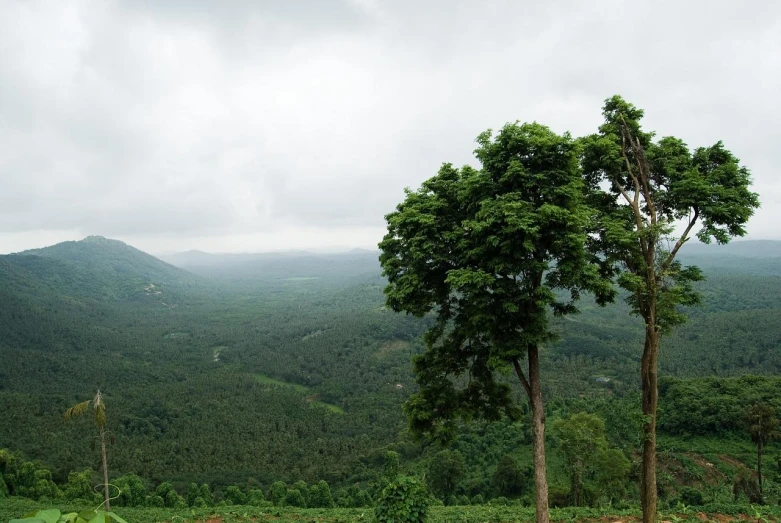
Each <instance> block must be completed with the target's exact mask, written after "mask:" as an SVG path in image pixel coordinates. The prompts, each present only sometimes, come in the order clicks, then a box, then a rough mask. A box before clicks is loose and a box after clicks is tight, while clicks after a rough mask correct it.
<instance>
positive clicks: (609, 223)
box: [583, 96, 759, 523]
mask: <svg viewBox="0 0 781 523" xmlns="http://www.w3.org/2000/svg"><path fill="white" fill-rule="evenodd" d="M603 115H604V118H605V122H604V124H603V125H602V126H600V128H599V133H598V134H595V135H592V136H589V137H586V138H585V139H584V140H583V146H584V148H583V168H584V174H585V176H586V180H587V182H588V184H589V186H590V187H591V188H592V190H593V192H592V195H591V200H590V201H591V203H592V204H593V205H594V206H597V207H599V208H600V209H601V211H602V213H601V217H602V223H601V230H600V234H599V235H598V237H597V236H595V240H596V241H595V242H593V245H594V246H595V247H598V248H599V249H600V251H601V255H602V256H603V258H602V259H603V261H604V262H605V271H608V272H609V270H610V269H611V268H617V269H619V270H620V275H619V278H618V283H619V284H620V285H621V287H623V288H624V289H626V290H627V291H628V292H629V297H628V302H629V304H630V306H631V307H632V312H633V313H634V314H637V315H639V316H641V317H642V318H643V321H644V322H645V342H644V347H643V355H642V359H641V365H640V367H641V370H640V372H641V387H642V410H643V414H644V416H645V422H644V424H643V432H644V442H643V459H642V474H641V481H640V483H641V484H640V493H641V503H642V508H643V522H644V523H652V522H653V521H654V519H655V517H656V506H657V491H656V409H657V403H658V391H657V374H658V370H657V360H658V355H659V343H660V339H661V336H662V334H664V333H666V332H668V331H669V329H670V328H672V327H673V326H675V325H677V324H680V323H682V322H683V321H685V319H686V316H685V314H683V313H682V312H681V311H680V310H679V306H681V305H695V304H697V303H698V295H697V294H696V293H695V292H694V290H693V287H692V284H693V283H694V282H696V281H699V280H701V279H702V274H701V272H700V270H699V269H697V268H696V267H683V266H682V265H681V263H680V262H679V261H677V260H676V255H677V254H678V251H679V250H680V248H681V247H682V246H683V245H684V244H685V243H686V242H687V241H688V240H689V239H690V237H691V235H692V233H693V231H694V227H695V226H697V225H699V226H701V227H700V229H699V231H698V232H697V233H696V236H697V238H699V239H700V241H703V242H705V243H709V242H710V241H712V240H716V242H717V243H727V242H728V241H729V240H730V238H732V237H735V236H743V235H744V234H745V232H746V231H745V228H744V226H745V224H746V222H747V221H748V219H749V217H751V215H752V214H753V212H754V209H756V208H757V207H758V206H759V200H758V197H757V195H756V194H754V193H752V192H751V191H750V190H749V185H750V182H751V180H750V176H749V172H748V170H747V169H746V168H745V167H742V166H741V165H740V162H739V160H738V159H737V158H736V157H735V156H733V155H732V153H730V152H729V151H728V150H727V149H725V148H724V146H723V144H722V143H721V142H717V143H716V144H715V145H713V146H710V147H700V148H698V149H695V150H694V151H690V150H689V148H688V146H687V145H686V144H685V143H684V142H683V141H681V140H680V139H678V138H673V137H666V138H662V139H660V140H659V141H654V140H653V138H654V135H653V133H649V132H644V131H643V130H642V128H641V125H640V120H641V119H642V117H643V111H642V110H641V109H638V108H636V107H635V106H633V105H632V104H630V103H628V102H626V101H624V100H623V99H622V98H621V97H620V96H614V97H612V98H610V99H608V100H607V101H606V102H605V105H604V108H603ZM606 185H607V186H609V188H605V186H606ZM681 222H682V223H681ZM679 224H680V225H681V229H680V232H679V229H677V228H676V226H677V225H679Z"/></svg>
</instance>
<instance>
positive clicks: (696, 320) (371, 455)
mask: <svg viewBox="0 0 781 523" xmlns="http://www.w3.org/2000/svg"><path fill="white" fill-rule="evenodd" d="M741 243H744V244H745V245H743V246H739V247H741V248H740V249H737V248H735V247H729V249H731V250H730V251H729V252H727V251H726V250H719V249H720V248H719V247H710V246H708V247H700V246H692V247H694V248H693V249H691V252H690V253H688V254H687V255H685V256H684V262H685V263H696V264H699V265H700V266H702V267H703V269H704V270H705V273H706V276H707V278H708V279H707V280H706V281H705V282H703V283H702V284H701V285H700V290H701V292H702V294H703V297H704V303H703V306H702V307H700V308H695V309H692V310H691V311H689V312H690V316H691V320H690V322H689V323H688V324H686V325H684V326H683V327H681V328H679V329H677V330H676V331H675V332H674V334H673V335H672V336H670V337H669V338H666V339H664V340H663V344H662V359H661V362H660V363H661V371H662V374H663V375H665V376H668V377H670V376H673V377H678V378H684V379H689V378H692V377H697V376H711V375H718V376H737V375H741V374H746V373H751V374H776V373H778V372H779V371H781V351H779V350H778V348H779V344H781V305H779V303H778V301H777V296H778V295H779V293H780V292H781V274H779V272H780V271H779V266H781V264H777V263H776V258H775V253H777V252H778V251H779V249H778V246H779V245H781V243H778V242H775V243H771V244H762V245H761V246H754V245H752V244H751V243H750V242H741ZM736 245H737V244H736ZM687 248H688V246H687ZM714 249H715V250H714ZM169 260H171V261H176V263H179V264H181V265H182V266H184V267H187V268H188V270H192V271H194V272H197V273H198V275H195V274H193V273H191V272H189V271H188V270H183V269H182V268H177V267H174V266H172V265H169V264H168V263H165V262H163V261H161V260H158V259H156V258H154V257H152V256H150V255H148V254H145V253H143V252H141V251H138V250H136V249H134V248H132V247H130V246H127V245H125V244H123V243H121V242H117V241H113V240H106V239H104V238H96V237H91V238H87V239H85V240H82V241H80V242H66V243H63V244H58V245H55V246H52V247H47V248H44V249H37V250H34V251H27V252H24V253H20V254H15V255H8V256H0V303H2V306H0V361H3V365H1V366H0V409H1V410H2V412H3V413H4V420H3V423H0V448H3V447H7V448H13V449H17V450H20V451H23V452H24V453H25V455H26V456H28V457H29V458H32V459H39V460H42V461H44V462H46V463H47V464H49V465H50V466H51V467H52V468H53V470H54V473H55V478H56V479H58V480H61V481H64V480H65V479H66V477H67V474H68V473H69V472H70V471H73V470H78V469H81V468H84V467H92V468H93V469H95V470H96V469H97V461H96V460H97V456H96V455H94V454H93V453H91V452H90V451H89V450H88V447H89V437H85V431H87V427H88V426H89V424H88V423H87V422H86V421H85V422H84V423H83V424H80V423H68V424H66V423H65V422H64V421H63V420H62V418H61V413H62V411H64V410H65V409H66V408H67V407H69V406H71V405H73V404H74V403H76V402H78V401H82V400H84V399H86V398H89V397H91V395H92V394H93V393H94V390H95V389H96V388H100V389H101V390H102V391H103V392H104V393H105V396H106V398H107V401H108V405H109V424H110V426H111V430H112V432H113V434H114V435H115V436H116V439H117V444H116V445H115V446H114V447H113V448H112V449H111V451H110V454H111V458H110V461H111V469H112V475H115V476H118V475H122V474H126V473H136V474H139V475H141V476H142V477H144V478H146V479H147V480H149V481H152V482H155V483H157V482H160V481H164V480H172V481H174V482H175V483H176V484H177V485H178V486H181V485H183V484H185V483H187V482H189V481H198V482H209V483H212V484H214V485H220V484H223V485H224V484H231V483H237V482H244V481H247V479H248V478H253V481H258V482H260V483H261V484H263V485H266V486H268V484H270V483H271V482H273V481H275V480H283V481H289V482H292V481H296V480H299V479H303V480H306V481H310V482H311V481H314V480H317V479H321V478H322V479H327V480H328V481H329V482H330V483H331V484H332V485H341V486H344V487H345V488H347V486H349V485H355V484H360V485H366V484H368V483H370V482H371V481H374V480H376V479H377V478H378V477H379V475H380V474H381V470H382V456H383V453H384V452H385V451H386V450H388V449H395V450H397V451H399V452H400V454H401V455H402V459H403V460H404V463H405V466H408V467H412V468H413V469H414V468H415V467H418V468H420V467H423V466H424V464H425V462H426V460H427V459H428V457H429V456H430V455H431V453H432V452H434V450H433V449H429V448H426V447H424V446H421V445H418V444H413V443H411V442H410V440H409V437H408V436H407V435H406V433H405V420H404V418H403V415H402V413H401V404H402V403H403V401H404V400H405V398H406V397H407V396H408V395H409V393H410V392H411V391H412V390H414V388H415V384H414V380H413V377H412V374H411V365H410V358H411V357H412V355H414V354H416V353H418V352H420V351H421V350H423V343H422V340H421V334H422V332H423V330H424V329H425V327H426V320H417V319H415V318H412V317H408V316H403V315H397V314H393V313H391V312H389V311H387V310H386V309H385V308H384V306H383V304H384V296H383V293H382V289H383V286H384V281H383V279H382V278H381V277H380V274H379V268H378V264H377V260H376V253H371V252H364V251H360V252H351V253H344V254H330V255H325V254H311V253H283V254H274V255H207V254H204V253H199V254H197V255H193V254H192V253H190V255H188V256H180V257H178V258H176V259H171V258H169ZM641 327H642V326H641V324H640V320H639V319H638V318H632V317H630V316H629V315H628V311H627V307H626V306H625V305H624V304H623V303H622V302H619V303H616V304H615V305H611V306H609V307H606V308H600V307H597V306H596V305H594V304H593V303H591V302H589V301H588V300H587V299H586V300H584V302H583V306H582V313H581V314H580V315H577V316H574V317H570V318H569V319H564V320H557V323H556V328H557V330H558V331H559V334H560V336H561V339H560V341H559V342H558V343H556V344H554V345H552V346H550V347H547V348H546V350H545V353H544V368H543V372H544V383H545V394H546V397H547V400H548V402H549V405H550V406H551V407H550V408H551V409H552V410H551V415H552V416H555V415H557V414H556V413H557V412H564V411H566V410H567V409H572V408H577V405H578V404H579V403H578V402H585V403H583V405H585V407H584V408H586V407H588V408H596V406H598V405H606V406H605V407H604V408H603V410H602V411H600V412H603V413H605V415H606V416H607V415H613V414H614V413H615V412H619V411H621V410H620V409H618V408H617V407H616V406H615V405H618V404H617V403H616V404H614V403H611V402H622V401H629V402H630V403H631V401H634V400H633V399H632V398H633V393H634V391H636V390H637V388H638V375H639V374H638V359H639V354H640V351H641V349H642V331H641ZM671 390H678V389H671ZM518 392H519V393H520V391H518ZM663 401H664V399H663ZM600 402H603V403H600ZM604 402H607V403H604ZM662 406H664V405H662ZM622 408H624V409H626V408H628V407H622ZM561 409H564V410H561ZM616 431H617V432H619V429H618V428H617V429H616ZM621 433H622V434H623V432H621ZM676 437H678V436H676ZM524 438H525V436H524V435H523V433H522V432H519V431H518V428H517V426H511V425H502V426H500V427H497V428H496V429H495V430H493V429H492V430H486V429H484V428H479V427H478V428H476V429H474V431H473V430H472V429H469V430H467V431H465V433H464V435H463V437H462V438H461V443H460V444H459V445H460V446H457V448H463V449H470V450H469V452H470V453H472V454H475V455H474V456H472V457H470V458H469V460H468V463H471V464H473V465H470V466H473V472H472V475H473V476H474V477H473V478H472V479H471V480H470V481H474V482H475V485H474V488H473V489H472V493H471V494H470V495H475V493H477V492H484V491H485V492H488V491H489V490H490V474H491V473H492V472H491V471H492V470H493V468H492V467H495V466H496V462H498V460H499V459H500V458H501V457H502V455H503V453H505V452H515V455H516V456H517V457H518V458H519V459H524V456H526V455H527V454H528V452H527V451H528V448H527V446H526V439H524ZM676 441H677V440H676ZM519 445H520V447H519ZM626 445H628V446H627V448H630V447H631V446H630V445H629V443H626ZM671 445H672V447H671V448H678V447H676V445H678V443H676V442H675V441H674V442H673V443H671ZM741 445H743V444H741ZM744 447H745V448H744ZM746 448H748V451H747V450H746ZM474 449H478V450H474ZM513 449H515V450H513ZM740 449H741V452H742V453H745V454H746V455H750V453H749V451H750V443H749V444H748V447H746V445H743V446H740ZM465 452H466V450H465ZM552 452H553V453H554V457H553V458H552V461H551V463H552V464H553V465H552V466H553V467H554V474H556V475H562V476H561V477H564V478H566V475H565V473H564V472H563V468H562V467H563V466H562V465H561V462H560V461H561V460H560V459H559V458H556V457H555V452H556V451H555V447H554V450H552ZM556 467H558V468H556ZM556 471H558V472H556ZM556 477H558V476H556ZM481 489H483V490H481Z"/></svg>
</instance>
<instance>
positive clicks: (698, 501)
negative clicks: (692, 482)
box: [678, 487, 705, 506]
mask: <svg viewBox="0 0 781 523" xmlns="http://www.w3.org/2000/svg"><path fill="white" fill-rule="evenodd" d="M678 500H679V501H680V502H681V503H683V504H684V505H697V506H699V505H702V504H704V503H705V497H704V496H703V495H702V492H700V491H699V490H697V489H696V488H693V487H683V488H681V492H680V493H679V494H678Z"/></svg>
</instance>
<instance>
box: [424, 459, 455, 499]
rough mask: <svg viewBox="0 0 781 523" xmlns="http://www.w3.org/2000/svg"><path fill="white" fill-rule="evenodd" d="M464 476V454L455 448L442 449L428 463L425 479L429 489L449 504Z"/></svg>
mask: <svg viewBox="0 0 781 523" xmlns="http://www.w3.org/2000/svg"><path fill="white" fill-rule="evenodd" d="M463 477H464V456H463V455H461V453H460V452H458V451H457V450H442V451H440V452H438V453H437V454H436V455H435V456H434V457H433V458H432V459H431V461H429V464H428V471H427V474H426V480H427V481H428V484H429V486H430V487H431V491H432V492H433V493H434V494H436V495H437V496H438V497H439V498H440V499H441V500H442V501H444V502H445V503H447V504H449V503H450V500H451V498H452V497H453V496H454V495H455V493H456V489H457V488H458V484H459V483H460V482H461V480H462V479H463Z"/></svg>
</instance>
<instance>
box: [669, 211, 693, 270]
mask: <svg viewBox="0 0 781 523" xmlns="http://www.w3.org/2000/svg"><path fill="white" fill-rule="evenodd" d="M699 214H700V212H699V209H697V208H696V207H695V209H694V216H692V218H691V219H690V220H689V225H687V226H686V230H685V231H683V234H682V235H681V237H680V238H678V241H677V242H675V247H673V250H671V251H670V254H669V255H668V256H667V259H666V260H665V261H664V263H663V264H662V273H664V272H665V271H667V269H668V267H670V264H671V263H672V262H673V260H674V259H675V255H676V254H678V249H680V248H681V246H682V245H683V244H684V243H686V241H687V240H688V239H689V233H690V232H691V230H692V228H693V227H694V224H695V223H696V222H697V218H698V217H699Z"/></svg>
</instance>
